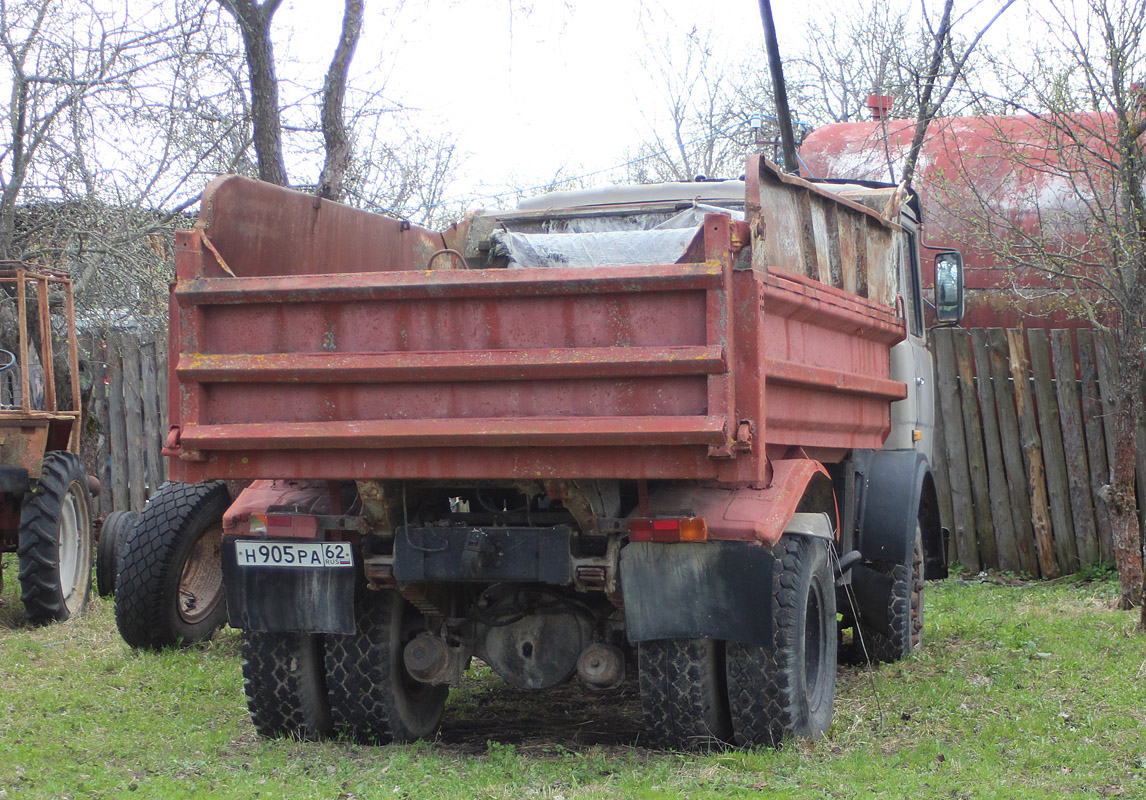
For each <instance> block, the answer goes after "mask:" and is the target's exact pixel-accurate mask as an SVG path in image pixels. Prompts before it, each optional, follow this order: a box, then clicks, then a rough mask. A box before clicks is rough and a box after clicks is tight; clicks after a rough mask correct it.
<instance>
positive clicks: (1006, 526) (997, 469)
mask: <svg viewBox="0 0 1146 800" xmlns="http://www.w3.org/2000/svg"><path fill="white" fill-rule="evenodd" d="M971 350H972V353H973V355H974V358H975V372H976V373H977V374H978V376H979V380H978V381H977V383H976V389H977V393H978V396H979V408H980V409H982V410H983V414H982V421H983V444H984V446H985V448H986V454H987V482H988V486H989V490H990V494H991V517H992V518H993V522H994V526H995V543H996V551H997V553H998V558H999V569H1001V570H1005V571H1007V572H1016V573H1017V572H1019V571H1020V570H1021V569H1022V564H1021V562H1020V560H1019V544H1018V542H1017V541H1016V539H1015V523H1014V520H1013V518H1012V517H1013V513H1014V511H1015V509H1014V508H1013V506H1012V504H1011V502H1010V489H1009V488H1008V486H1007V470H1006V467H1005V466H1004V462H1003V445H1002V442H1001V440H1000V439H999V423H998V420H997V419H996V418H995V388H994V382H993V381H992V380H991V363H990V359H989V357H988V354H987V332H986V331H985V330H983V329H981V328H977V329H975V330H972V331H971Z"/></svg>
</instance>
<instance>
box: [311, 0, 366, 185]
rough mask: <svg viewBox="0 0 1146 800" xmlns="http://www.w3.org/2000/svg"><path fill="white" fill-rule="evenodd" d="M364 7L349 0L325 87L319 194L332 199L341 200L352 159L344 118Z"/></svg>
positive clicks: (323, 90) (360, 3)
mask: <svg viewBox="0 0 1146 800" xmlns="http://www.w3.org/2000/svg"><path fill="white" fill-rule="evenodd" d="M363 6H364V0H346V11H345V13H344V14H343V15H342V35H341V36H339V38H338V47H337V49H335V51H334V58H333V59H332V60H331V62H330V69H328V70H327V71H326V80H325V82H324V83H323V86H322V138H323V141H324V143H325V145H326V162H325V163H324V164H323V166H322V177H321V178H319V182H318V185H319V189H318V193H319V195H320V196H321V197H325V198H327V199H328V200H339V199H341V197H342V179H343V177H344V176H345V175H346V167H347V165H348V164H349V162H350V136H349V134H348V133H347V131H346V124H345V123H344V121H343V119H342V105H343V101H344V100H345V99H346V75H347V73H348V72H349V71H350V60H351V59H352V58H354V48H355V47H357V45H358V36H359V34H360V33H362V9H363Z"/></svg>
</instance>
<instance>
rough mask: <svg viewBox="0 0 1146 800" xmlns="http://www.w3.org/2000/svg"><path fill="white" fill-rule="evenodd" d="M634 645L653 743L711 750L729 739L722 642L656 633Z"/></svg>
mask: <svg viewBox="0 0 1146 800" xmlns="http://www.w3.org/2000/svg"><path fill="white" fill-rule="evenodd" d="M637 648H638V649H637V675H638V679H639V682H640V688H641V710H642V711H643V712H644V717H645V728H646V729H647V730H648V731H649V734H650V736H651V738H652V741H653V743H654V745H655V746H657V747H662V748H665V749H669V750H711V749H713V748H716V747H720V746H721V745H722V744H724V743H725V742H727V741H729V740H730V739H731V736H732V724H731V721H730V720H729V717H728V702H727V699H726V691H725V679H724V643H723V642H717V641H714V640H712V639H658V640H655V641H650V642H641V643H640V644H639V645H638V646H637Z"/></svg>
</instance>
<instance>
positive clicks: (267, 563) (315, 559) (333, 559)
mask: <svg viewBox="0 0 1146 800" xmlns="http://www.w3.org/2000/svg"><path fill="white" fill-rule="evenodd" d="M235 561H236V563H238V565H239V566H240V567H295V568H297V567H302V568H310V567H314V568H317V567H352V566H354V552H353V550H351V548H350V543H349V542H303V543H295V542H235Z"/></svg>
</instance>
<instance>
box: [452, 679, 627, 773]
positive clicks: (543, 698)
mask: <svg viewBox="0 0 1146 800" xmlns="http://www.w3.org/2000/svg"><path fill="white" fill-rule="evenodd" d="M457 700H458V702H451V703H450V705H448V706H447V707H446V715H445V718H444V719H443V720H442V727H441V731H440V732H439V734H438V738H437V741H436V746H440V747H442V748H444V749H446V750H453V751H457V752H459V753H474V754H477V753H484V752H486V749H487V742H489V741H497V742H500V743H501V744H512V745H514V747H516V748H517V749H518V750H519V751H520V750H541V751H552V750H556V749H558V748H563V749H565V750H570V751H579V750H584V749H586V748H589V747H606V748H609V747H626V748H631V747H634V746H640V745H641V743H642V740H643V739H644V730H643V728H642V724H643V723H642V720H641V700H640V693H639V690H638V688H637V680H636V673H635V671H634V670H632V669H631V668H630V670H629V675H628V677H627V678H626V680H625V682H624V683H623V684H622V685H621V686H620V687H619V688H617V689H613V690H610V691H607V692H601V691H594V690H592V689H589V688H587V687H586V686H585V685H583V684H582V683H581V682H580V681H578V680H576V679H573V680H570V681H567V682H565V683H562V684H559V685H557V686H554V687H552V688H550V689H544V690H540V691H533V690H525V689H515V688H513V687H511V686H508V685H506V684H505V683H504V682H502V681H501V679H500V678H498V677H497V676H495V675H488V676H485V677H483V678H481V679H480V680H479V681H478V682H476V685H473V686H472V687H467V688H465V689H462V690H461V691H459V692H458V697H457Z"/></svg>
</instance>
